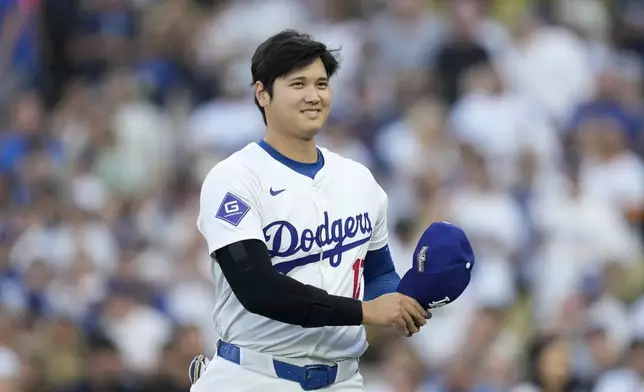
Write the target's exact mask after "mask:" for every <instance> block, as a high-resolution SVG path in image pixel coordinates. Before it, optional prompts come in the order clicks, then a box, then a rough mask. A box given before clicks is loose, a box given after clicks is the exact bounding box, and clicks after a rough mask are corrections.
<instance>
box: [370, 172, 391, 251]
mask: <svg viewBox="0 0 644 392" xmlns="http://www.w3.org/2000/svg"><path fill="white" fill-rule="evenodd" d="M374 182H375V180H374ZM375 185H376V194H377V197H376V199H377V200H378V216H377V218H376V222H375V225H374V228H373V234H372V236H371V242H370V243H369V250H370V251H371V250H378V249H381V248H383V247H384V246H385V245H387V242H388V237H389V234H388V231H387V201H388V200H387V194H386V193H385V191H384V190H383V189H382V187H380V185H378V183H375Z"/></svg>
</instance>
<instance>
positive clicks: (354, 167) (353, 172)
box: [318, 147, 376, 184]
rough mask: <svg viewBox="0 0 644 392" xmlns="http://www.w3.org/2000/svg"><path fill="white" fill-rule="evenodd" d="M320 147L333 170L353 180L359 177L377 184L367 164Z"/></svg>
mask: <svg viewBox="0 0 644 392" xmlns="http://www.w3.org/2000/svg"><path fill="white" fill-rule="evenodd" d="M318 148H319V149H320V150H321V151H322V154H323V155H324V159H325V161H326V164H327V165H329V167H330V169H332V170H333V171H336V172H341V173H343V174H344V175H345V176H346V177H350V178H351V179H352V180H356V179H358V180H361V181H365V182H370V183H374V184H376V179H375V177H374V176H373V173H371V170H369V169H368V168H367V167H366V166H365V165H363V164H361V163H359V162H356V161H354V160H353V159H349V158H347V157H344V156H342V155H340V154H338V153H335V152H333V151H330V150H328V149H326V148H322V147H318Z"/></svg>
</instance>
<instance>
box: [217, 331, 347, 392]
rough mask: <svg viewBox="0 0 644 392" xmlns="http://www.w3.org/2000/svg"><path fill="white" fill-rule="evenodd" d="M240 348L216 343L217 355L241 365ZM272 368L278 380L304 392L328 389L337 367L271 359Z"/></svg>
mask: <svg viewBox="0 0 644 392" xmlns="http://www.w3.org/2000/svg"><path fill="white" fill-rule="evenodd" d="M240 352H241V350H240V348H239V347H237V346H235V345H234V344H230V343H226V342H224V341H223V340H219V341H218V342H217V355H218V356H219V357H221V358H223V359H225V360H228V361H230V362H233V363H236V364H237V365H241V356H240ZM273 367H274V368H275V374H276V375H277V377H278V378H281V379H283V380H288V381H293V382H296V383H299V384H300V386H302V389H304V390H305V391H314V390H316V389H320V388H324V387H328V386H329V385H332V384H333V383H334V382H335V379H336V376H337V375H338V366H337V365H335V366H328V365H306V366H297V365H291V364H290V363H286V362H282V361H278V360H276V359H273Z"/></svg>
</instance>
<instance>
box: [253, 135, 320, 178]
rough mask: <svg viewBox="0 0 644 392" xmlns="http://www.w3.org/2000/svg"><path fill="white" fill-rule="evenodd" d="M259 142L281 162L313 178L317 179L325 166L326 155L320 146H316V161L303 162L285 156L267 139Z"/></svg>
mask: <svg viewBox="0 0 644 392" xmlns="http://www.w3.org/2000/svg"><path fill="white" fill-rule="evenodd" d="M257 144H258V145H259V146H260V147H261V148H262V149H263V150H264V151H266V152H267V153H268V154H269V155H270V156H271V157H273V159H275V160H276V161H278V162H279V163H281V164H283V165H284V166H286V167H288V168H289V169H291V170H293V171H295V172H297V173H299V174H301V175H303V176H306V177H309V178H311V179H315V175H316V174H318V172H319V171H320V170H321V169H322V167H324V155H323V154H322V151H320V149H319V148H316V149H317V151H318V160H317V161H316V162H314V163H303V162H298V161H295V160H293V159H291V158H288V157H286V156H284V155H283V154H281V153H280V152H279V151H277V150H276V149H274V148H273V146H271V145H270V144H268V143H267V142H266V141H265V140H260V141H258V142H257Z"/></svg>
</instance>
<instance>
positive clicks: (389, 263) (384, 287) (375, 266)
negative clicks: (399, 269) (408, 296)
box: [363, 245, 400, 301]
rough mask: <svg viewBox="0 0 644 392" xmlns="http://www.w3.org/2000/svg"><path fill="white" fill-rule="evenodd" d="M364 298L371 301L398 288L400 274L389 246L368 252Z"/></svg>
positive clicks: (365, 262) (365, 267)
mask: <svg viewBox="0 0 644 392" xmlns="http://www.w3.org/2000/svg"><path fill="white" fill-rule="evenodd" d="M363 276H364V300H365V301H371V300H372V299H374V298H378V297H379V296H381V295H384V294H388V293H393V292H395V291H396V290H397V289H398V284H399V283H400V276H398V273H396V268H395V267H394V260H393V259H392V258H391V253H390V252H389V246H388V245H385V246H384V247H382V248H380V249H377V250H372V251H369V252H367V256H366V257H365V260H364V274H363Z"/></svg>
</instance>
